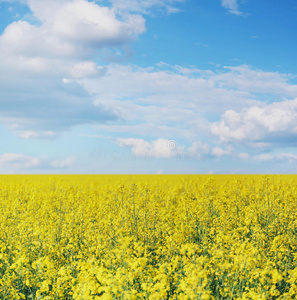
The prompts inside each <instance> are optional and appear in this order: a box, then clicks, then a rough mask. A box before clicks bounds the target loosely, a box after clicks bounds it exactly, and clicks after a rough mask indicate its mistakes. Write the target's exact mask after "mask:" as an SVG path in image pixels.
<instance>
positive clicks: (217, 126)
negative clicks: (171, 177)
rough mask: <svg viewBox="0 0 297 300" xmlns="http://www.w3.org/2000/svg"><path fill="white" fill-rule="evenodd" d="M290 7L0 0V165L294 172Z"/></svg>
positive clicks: (216, 0) (295, 84)
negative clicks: (0, 141)
mask: <svg viewBox="0 0 297 300" xmlns="http://www.w3.org/2000/svg"><path fill="white" fill-rule="evenodd" d="M296 29H297V2H296V1H293V0H288V1H280V0H275V1H273V2H272V1H255V0H242V1H240V0H237V1H236V0H139V1H136V0H109V1H108V0H98V1H87V0H18V1H17V0H15V1H14V0H0V53H1V55H0V136H1V140H2V143H1V147H0V173H2V174H10V173H19V174H23V173H28V174H31V173H38V174H39V173H44V174H48V173H70V174H73V173H85V174H93V173H94V174H96V173H98V174H101V173H104V174H105V173H106V174H117V173H123V174H125V173H127V174H132V173H137V174H138V173H149V174H162V173H164V174H172V173H175V174H178V173H183V174H192V173H200V174H202V173H206V174H207V173H214V174H216V173H296V170H297V150H296V146H297V77H296V75H297V69H296V66H297V56H296V49H297V36H296Z"/></svg>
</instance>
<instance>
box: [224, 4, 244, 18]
mask: <svg viewBox="0 0 297 300" xmlns="http://www.w3.org/2000/svg"><path fill="white" fill-rule="evenodd" d="M221 1H222V6H223V7H224V8H226V9H228V11H229V13H231V14H234V15H237V16H240V15H243V13H242V12H241V11H240V10H239V5H238V0H221Z"/></svg>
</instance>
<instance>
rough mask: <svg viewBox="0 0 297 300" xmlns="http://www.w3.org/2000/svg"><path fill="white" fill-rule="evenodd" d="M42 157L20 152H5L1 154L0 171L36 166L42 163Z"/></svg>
mask: <svg viewBox="0 0 297 300" xmlns="http://www.w3.org/2000/svg"><path fill="white" fill-rule="evenodd" d="M40 162H41V161H40V159H39V158H37V157H32V156H27V155H24V154H19V153H5V154H2V155H0V168H1V170H0V171H3V170H4V171H5V172H6V171H7V170H9V171H14V170H22V169H31V168H36V167H38V166H39V165H40Z"/></svg>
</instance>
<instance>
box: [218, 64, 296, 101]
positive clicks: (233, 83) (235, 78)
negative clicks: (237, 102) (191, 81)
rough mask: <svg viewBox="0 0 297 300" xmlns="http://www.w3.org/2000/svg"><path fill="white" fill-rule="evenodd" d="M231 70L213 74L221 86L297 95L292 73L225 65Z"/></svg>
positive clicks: (255, 91)
mask: <svg viewBox="0 0 297 300" xmlns="http://www.w3.org/2000/svg"><path fill="white" fill-rule="evenodd" d="M224 68H225V69H227V70H229V71H228V72H224V73H221V74H216V75H214V76H213V80H215V81H216V82H218V83H219V85H220V86H223V87H226V88H232V89H237V90H240V91H246V92H251V93H268V94H274V95H277V96H290V97H296V95H297V85H294V84H290V83H289V80H290V79H291V78H292V75H290V74H281V73H278V72H265V71H262V70H259V69H255V68H252V67H250V66H247V65H241V66H237V67H224Z"/></svg>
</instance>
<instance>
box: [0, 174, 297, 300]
mask: <svg viewBox="0 0 297 300" xmlns="http://www.w3.org/2000/svg"><path fill="white" fill-rule="evenodd" d="M296 179H297V177H294V176H284V175H274V176H243V175H242V176H239V175H235V176H223V175H222V176H200V175H195V176H194V175H193V176H186V175H183V176H181V175H172V176H160V175H158V176H149V175H147V176H146V175H143V176H128V175H127V176H123V175H117V176H88V175H86V176H83V175H81V176H78V175H73V176H70V175H69V176H66V175H65V176H0V180H1V181H0V226H1V230H0V298H1V299H8V300H13V299H30V300H37V299H44V300H50V299H52V300H53V299H75V300H88V299H127V300H128V299H129V300H130V299H149V300H154V299H182V300H185V299H263V300H264V299H296V298H297V184H296Z"/></svg>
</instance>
